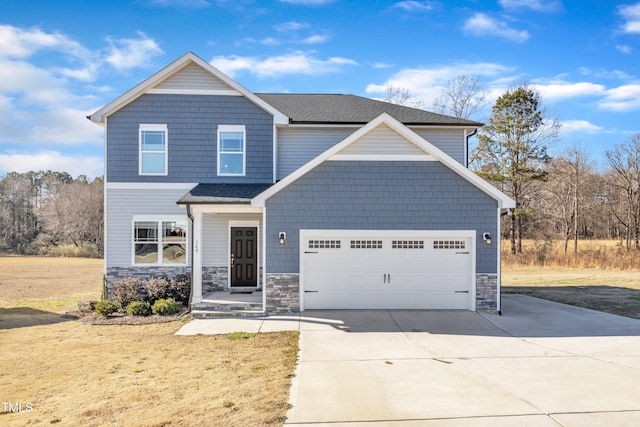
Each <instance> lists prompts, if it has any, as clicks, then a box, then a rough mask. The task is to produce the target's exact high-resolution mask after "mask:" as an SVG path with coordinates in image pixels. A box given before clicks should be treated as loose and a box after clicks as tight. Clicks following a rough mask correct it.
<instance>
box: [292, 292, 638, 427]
mask: <svg viewBox="0 0 640 427" xmlns="http://www.w3.org/2000/svg"><path fill="white" fill-rule="evenodd" d="M502 304H503V315H502V316H498V315H493V314H477V313H472V312H467V311H317V312H312V311H305V312H304V313H303V314H302V316H301V317H300V326H299V327H300V331H301V337H300V339H301V355H300V362H299V365H298V371H297V375H296V377H295V378H294V381H293V385H292V390H291V404H292V405H293V406H292V408H291V409H290V411H289V413H288V419H287V422H286V425H288V426H305V427H308V426H310V425H324V424H326V425H330V426H331V427H338V426H349V427H353V426H360V425H372V426H376V427H381V426H436V425H437V426H513V425H517V426H558V425H562V426H581V427H584V426H602V425H609V426H614V425H615V426H626V425H628V426H637V425H640V320H633V319H628V318H624V317H619V316H614V315H609V314H605V313H600V312H596V311H591V310H586V309H581V308H576V307H570V306H566V305H563V304H557V303H553V302H549V301H543V300H540V299H536V298H530V297H526V296H521V295H505V296H504V297H503V301H502Z"/></svg>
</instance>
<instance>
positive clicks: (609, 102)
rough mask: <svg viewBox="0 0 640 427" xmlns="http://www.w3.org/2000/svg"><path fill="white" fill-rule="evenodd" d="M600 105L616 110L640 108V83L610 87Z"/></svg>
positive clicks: (624, 110)
mask: <svg viewBox="0 0 640 427" xmlns="http://www.w3.org/2000/svg"><path fill="white" fill-rule="evenodd" d="M599 106H600V107H601V108H603V109H605V110H610V111H615V112H627V111H634V110H640V84H631V85H624V86H619V87H617V88H614V89H609V90H608V91H607V92H606V96H605V97H604V99H603V100H602V101H601V102H600V103H599Z"/></svg>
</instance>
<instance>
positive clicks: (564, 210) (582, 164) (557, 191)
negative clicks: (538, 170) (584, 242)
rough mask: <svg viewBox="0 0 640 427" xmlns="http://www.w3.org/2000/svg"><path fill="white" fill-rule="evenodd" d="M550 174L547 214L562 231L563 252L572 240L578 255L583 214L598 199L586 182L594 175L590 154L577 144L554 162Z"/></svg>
mask: <svg viewBox="0 0 640 427" xmlns="http://www.w3.org/2000/svg"><path fill="white" fill-rule="evenodd" d="M547 172H548V182H547V183H546V185H545V193H546V194H547V195H548V196H549V198H550V201H551V203H549V206H548V209H547V212H546V213H547V214H548V215H549V216H550V217H552V218H553V219H554V220H555V224H556V226H557V228H559V229H560V230H561V232H562V237H563V239H564V252H565V253H567V250H568V246H569V239H570V238H571V237H573V241H574V243H573V252H574V254H577V253H578V239H579V237H580V224H581V222H582V211H583V210H586V209H587V208H588V207H589V206H590V205H592V202H593V201H594V200H595V194H590V192H588V191H587V182H589V181H590V178H591V175H592V174H593V167H592V165H591V162H590V160H589V153H588V152H587V151H585V150H584V149H583V148H581V147H580V146H578V145H574V146H572V147H571V148H569V149H567V150H566V151H565V153H564V154H562V155H561V156H559V157H558V158H556V159H553V160H552V161H551V162H550V164H549V167H548V168H547Z"/></svg>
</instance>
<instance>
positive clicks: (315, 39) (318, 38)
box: [300, 34, 329, 44]
mask: <svg viewBox="0 0 640 427" xmlns="http://www.w3.org/2000/svg"><path fill="white" fill-rule="evenodd" d="M327 40H329V36H328V35H320V34H315V35H312V36H309V37H307V38H306V39H303V40H301V41H300V43H303V44H321V43H324V42H326V41H327Z"/></svg>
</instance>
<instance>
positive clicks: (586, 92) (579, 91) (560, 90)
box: [532, 81, 606, 100]
mask: <svg viewBox="0 0 640 427" xmlns="http://www.w3.org/2000/svg"><path fill="white" fill-rule="evenodd" d="M532 86H533V87H534V88H535V89H536V90H537V91H538V92H539V93H540V96H541V97H542V99H543V100H561V99H569V98H576V97H580V96H599V95H602V94H604V93H605V91H606V88H605V87H604V86H603V85H600V84H595V83H590V82H578V83H569V82H564V81H553V82H551V83H548V84H539V83H534V84H533V85H532Z"/></svg>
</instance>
